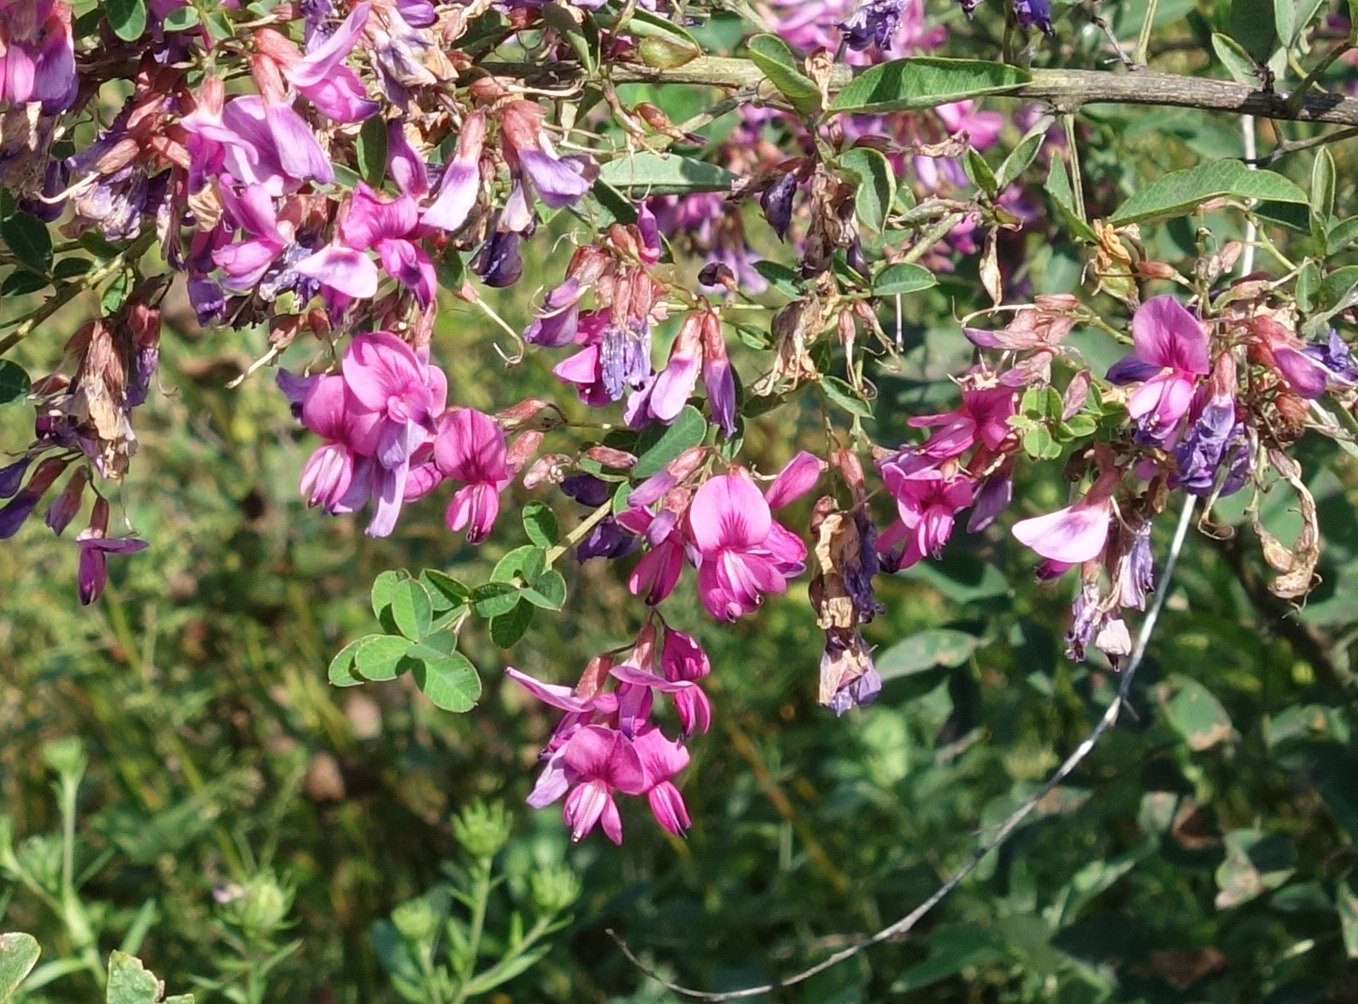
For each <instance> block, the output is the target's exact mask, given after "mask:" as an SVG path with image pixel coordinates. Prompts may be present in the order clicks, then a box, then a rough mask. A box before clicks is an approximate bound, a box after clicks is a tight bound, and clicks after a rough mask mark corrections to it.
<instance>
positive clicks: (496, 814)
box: [453, 802, 509, 858]
mask: <svg viewBox="0 0 1358 1004" xmlns="http://www.w3.org/2000/svg"><path fill="white" fill-rule="evenodd" d="M453 836H454V837H456V838H457V842H458V843H459V844H461V845H462V849H463V850H464V851H466V852H467V853H468V854H470V855H471V856H472V857H474V858H490V857H494V856H495V855H496V854H498V853H499V852H500V851H501V850H502V849H503V848H504V846H505V844H507V843H509V815H508V813H506V812H505V807H504V805H503V804H501V803H500V802H496V803H494V804H493V805H486V804H485V803H484V802H472V803H471V804H470V805H468V806H466V807H465V808H464V809H463V810H462V811H461V812H459V813H458V814H457V815H456V816H455V817H454V818H453Z"/></svg>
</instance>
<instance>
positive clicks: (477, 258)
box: [471, 230, 523, 289]
mask: <svg viewBox="0 0 1358 1004" xmlns="http://www.w3.org/2000/svg"><path fill="white" fill-rule="evenodd" d="M471 270H472V271H473V272H475V273H476V274H477V275H479V276H480V277H481V281H482V282H484V283H485V284H486V285H487V286H492V287H495V288H497V289H498V288H502V287H504V286H512V285H514V283H516V282H518V281H519V276H521V275H523V258H522V257H521V256H520V255H519V235H518V234H516V233H501V232H500V231H498V230H494V231H491V235H490V236H489V237H487V238H486V242H485V243H484V244H482V245H481V250H479V251H477V252H476V254H475V255H473V256H472V260H471Z"/></svg>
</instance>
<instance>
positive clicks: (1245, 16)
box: [1227, 0, 1290, 63]
mask: <svg viewBox="0 0 1358 1004" xmlns="http://www.w3.org/2000/svg"><path fill="white" fill-rule="evenodd" d="M1283 2H1290V0H1283ZM1229 11H1230V16H1229V19H1228V21H1227V32H1228V33H1229V34H1230V36H1231V37H1232V38H1233V39H1235V40H1236V41H1237V42H1239V43H1240V45H1241V47H1242V48H1244V50H1245V51H1246V52H1248V53H1249V54H1250V56H1251V57H1253V58H1254V60H1255V61H1256V62H1259V63H1266V62H1268V58H1269V56H1270V55H1272V53H1273V50H1274V48H1275V46H1274V43H1275V41H1276V39H1277V15H1276V14H1275V12H1274V0H1233V2H1232V3H1231V5H1230V8H1229Z"/></svg>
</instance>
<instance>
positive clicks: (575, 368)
mask: <svg viewBox="0 0 1358 1004" xmlns="http://www.w3.org/2000/svg"><path fill="white" fill-rule="evenodd" d="M608 325H609V320H608V315H607V313H606V312H605V311H601V310H590V311H585V312H583V313H581V314H579V316H578V318H577V320H576V330H575V343H576V344H577V345H580V346H582V348H581V350H580V351H579V352H577V353H575V355H573V356H570V357H569V358H567V359H563V360H562V361H561V362H559V363H557V364H556V366H554V367H553V368H552V373H553V374H554V375H555V376H556V377H557V378H558V379H560V380H561V381H563V382H564V383H568V384H572V385H574V387H575V391H576V393H577V394H579V395H580V400H581V401H584V402H585V404H587V405H590V406H591V407H593V408H602V407H604V406H605V405H607V404H610V403H612V402H613V401H615V400H616V398H615V397H614V396H613V395H612V394H610V393H609V389H608V386H607V384H606V383H605V382H604V368H603V339H604V332H605V330H606V329H607V328H608Z"/></svg>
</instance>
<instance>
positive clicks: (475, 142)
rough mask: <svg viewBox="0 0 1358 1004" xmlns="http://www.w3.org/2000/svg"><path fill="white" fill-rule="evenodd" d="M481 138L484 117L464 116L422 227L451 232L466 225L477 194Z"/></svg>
mask: <svg viewBox="0 0 1358 1004" xmlns="http://www.w3.org/2000/svg"><path fill="white" fill-rule="evenodd" d="M485 137H486V117H485V115H483V114H482V113H481V112H474V113H473V114H471V115H468V116H467V118H466V121H464V122H463V123H462V132H461V133H460V134H459V135H458V137H457V154H456V155H455V156H454V157H453V159H452V160H450V161H448V163H447V164H446V165H445V166H444V169H443V177H442V179H440V181H439V190H438V195H437V196H436V197H435V199H434V204H433V205H432V206H430V207H429V208H428V209H426V210H425V211H424V216H423V217H422V218H421V220H420V222H421V223H423V224H424V225H425V226H427V227H438V228H439V229H440V230H448V231H454V230H457V229H459V228H461V226H462V224H464V223H466V222H467V216H468V214H469V213H471V211H472V208H473V207H474V206H475V205H476V197H477V195H478V194H480V191H481V167H480V162H481V146H482V144H483V142H484V141H485Z"/></svg>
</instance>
